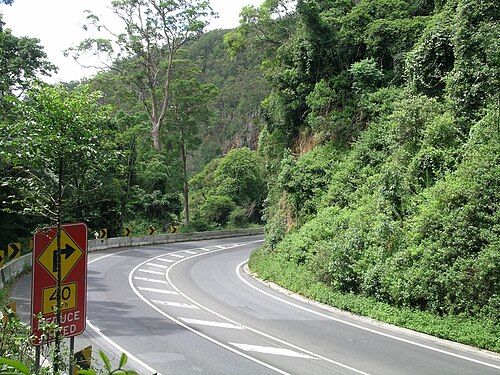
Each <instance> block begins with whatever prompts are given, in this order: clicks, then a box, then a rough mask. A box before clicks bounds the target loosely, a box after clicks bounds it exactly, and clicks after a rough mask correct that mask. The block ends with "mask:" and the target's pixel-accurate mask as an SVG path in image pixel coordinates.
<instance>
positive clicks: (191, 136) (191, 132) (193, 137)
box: [171, 73, 217, 225]
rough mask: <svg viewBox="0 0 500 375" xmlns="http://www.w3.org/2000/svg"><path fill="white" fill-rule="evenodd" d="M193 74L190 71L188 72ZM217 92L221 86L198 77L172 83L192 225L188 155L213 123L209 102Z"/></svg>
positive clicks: (186, 217) (186, 218) (186, 219)
mask: <svg viewBox="0 0 500 375" xmlns="http://www.w3.org/2000/svg"><path fill="white" fill-rule="evenodd" d="M187 74H189V73H187ZM215 95H217V89H216V87H215V86H213V85H210V84H201V83H200V82H199V81H197V80H196V79H195V78H191V77H189V76H188V77H186V78H183V79H177V80H175V81H174V82H173V83H172V107H173V111H172V116H171V120H172V122H173V124H172V127H171V128H172V129H175V131H176V132H177V135H178V138H177V143H178V147H179V151H180V158H181V167H182V179H183V181H182V182H183V200H184V222H185V224H186V225H189V183H188V180H189V176H188V154H189V152H190V151H192V150H194V149H196V148H197V147H198V146H199V144H200V139H199V129H200V125H202V124H204V123H205V124H206V123H208V122H209V120H210V117H211V113H212V112H213V111H212V110H211V109H210V106H209V103H210V100H211V99H213V98H214V97H215Z"/></svg>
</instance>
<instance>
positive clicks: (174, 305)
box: [139, 288, 199, 310]
mask: <svg viewBox="0 0 500 375" xmlns="http://www.w3.org/2000/svg"><path fill="white" fill-rule="evenodd" d="M139 289H141V288H139ZM151 302H153V303H156V304H157V305H162V306H171V307H182V308H185V309H195V310H198V309H199V307H198V306H196V305H190V304H187V303H180V302H171V301H159V300H155V299H152V300H151Z"/></svg>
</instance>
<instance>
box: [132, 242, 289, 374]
mask: <svg viewBox="0 0 500 375" xmlns="http://www.w3.org/2000/svg"><path fill="white" fill-rule="evenodd" d="M214 251H221V250H214ZM202 254H205V253H202ZM199 255H200V254H197V255H193V257H195V256H199ZM160 256H163V255H160ZM160 256H159V257H160ZM154 259H156V257H154V258H151V259H149V260H146V261H144V262H142V263H140V264H139V265H137V266H136V267H135V268H134V269H132V271H130V273H129V275H128V283H129V285H130V288H132V291H133V292H134V293H135V294H136V295H137V296H138V297H139V298H140V299H141V300H142V301H143V302H144V303H145V304H147V305H149V306H150V307H151V308H152V309H153V310H155V311H157V312H158V313H159V314H160V315H163V316H164V317H166V318H168V319H170V320H171V321H173V322H174V323H177V324H178V325H180V326H181V327H184V328H185V329H187V330H188V331H191V332H193V333H194V334H196V335H198V336H200V337H203V338H204V339H206V340H208V341H210V342H212V343H214V344H216V345H218V346H220V347H222V348H224V349H227V350H229V351H230V352H232V353H235V354H237V355H239V356H241V357H244V358H246V359H248V360H250V361H252V362H255V363H258V364H260V365H262V366H264V367H266V368H268V369H270V370H273V371H275V372H277V373H279V374H282V375H292V374H290V373H289V372H286V371H283V370H281V369H279V368H277V367H274V366H272V365H270V364H268V363H265V362H263V361H261V360H259V359H257V358H254V357H252V356H250V355H248V354H246V353H244V352H242V351H239V350H237V349H235V348H234V347H231V346H229V345H227V344H224V343H222V342H220V341H218V340H216V339H214V338H212V337H210V336H207V335H205V334H204V333H202V332H200V331H198V330H196V329H194V328H192V327H190V326H188V325H187V324H185V323H184V322H182V321H181V320H179V319H177V318H175V317H173V316H171V315H169V314H167V313H166V312H165V311H163V310H161V309H159V308H158V307H157V306H155V305H154V304H153V303H152V302H150V301H149V300H148V299H147V298H145V297H144V296H143V295H142V294H141V293H140V292H139V291H138V290H137V289H136V287H135V286H134V283H133V282H132V280H133V278H134V277H133V276H132V275H133V274H134V272H135V271H136V270H137V269H138V268H139V267H141V266H142V265H143V264H145V263H147V262H148V261H150V260H154ZM185 259H188V258H185ZM182 260H184V259H182ZM182 260H180V261H179V262H181V261H182Z"/></svg>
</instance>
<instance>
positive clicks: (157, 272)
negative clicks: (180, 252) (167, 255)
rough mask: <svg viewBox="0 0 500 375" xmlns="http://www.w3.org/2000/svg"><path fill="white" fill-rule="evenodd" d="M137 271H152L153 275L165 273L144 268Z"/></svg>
mask: <svg viewBox="0 0 500 375" xmlns="http://www.w3.org/2000/svg"><path fill="white" fill-rule="evenodd" d="M137 271H140V272H145V273H151V274H153V275H163V272H160V271H151V270H145V269H144V268H141V269H138V270H137Z"/></svg>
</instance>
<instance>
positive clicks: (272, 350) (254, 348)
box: [230, 342, 318, 359]
mask: <svg viewBox="0 0 500 375" xmlns="http://www.w3.org/2000/svg"><path fill="white" fill-rule="evenodd" d="M230 344H231V345H234V346H236V347H237V348H240V349H241V350H245V351H247V352H258V353H264V354H272V355H283V356H286V357H296V358H304V359H318V358H315V357H311V356H310V355H307V354H302V353H299V352H295V351H293V350H290V349H286V348H276V347H273V346H259V345H248V344H238V343H235V342H230Z"/></svg>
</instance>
